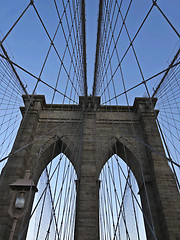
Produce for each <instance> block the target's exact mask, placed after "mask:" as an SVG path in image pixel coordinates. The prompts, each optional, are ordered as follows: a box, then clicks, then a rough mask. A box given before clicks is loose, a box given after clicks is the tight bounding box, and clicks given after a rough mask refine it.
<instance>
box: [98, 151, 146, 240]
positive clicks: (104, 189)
mask: <svg viewBox="0 0 180 240" xmlns="http://www.w3.org/2000/svg"><path fill="white" fill-rule="evenodd" d="M99 180H100V182H101V183H100V191H99V223H100V226H99V228H100V239H101V240H102V239H143V240H145V239H147V237H146V233H145V224H144V219H143V213H142V205H141V199H140V196H139V194H138V192H139V188H138V184H137V181H136V179H135V177H134V175H133V173H132V171H131V170H130V168H129V166H128V165H127V164H126V163H125V162H124V161H123V160H122V159H121V158H120V157H119V156H118V155H117V154H114V155H113V156H112V157H111V158H110V159H109V160H108V161H107V162H106V164H105V165H104V167H103V168H102V170H101V173H100V176H99Z"/></svg>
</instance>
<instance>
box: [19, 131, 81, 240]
mask: <svg viewBox="0 0 180 240" xmlns="http://www.w3.org/2000/svg"><path fill="white" fill-rule="evenodd" d="M77 129H78V128H77ZM77 129H76V131H77ZM68 147H69V146H67V147H66V150H67V149H68ZM66 150H65V151H64V153H65V152H66ZM74 150H75V148H74ZM72 154H74V153H72ZM56 170H57V167H56V168H55V170H54V171H53V174H52V176H51V177H50V180H51V179H52V177H53V175H54V173H55V171H56ZM47 188H48V184H47V185H46V187H45V190H44V191H43V193H42V195H41V197H40V199H41V198H42V196H43V195H44V193H45V191H46V189H47ZM40 199H39V200H38V203H37V205H36V206H35V208H34V210H33V212H32V214H31V216H32V215H33V214H34V212H35V209H36V208H37V206H38V204H39V202H40ZM26 227H27V225H26V226H25V227H24V230H25V229H26ZM22 234H23V231H22ZM22 234H21V236H22ZM20 239H21V238H20Z"/></svg>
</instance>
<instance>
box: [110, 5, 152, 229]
mask: <svg viewBox="0 0 180 240" xmlns="http://www.w3.org/2000/svg"><path fill="white" fill-rule="evenodd" d="M119 11H120V9H119ZM120 13H121V12H120ZM121 16H122V15H121ZM124 24H125V22H124ZM126 30H127V29H126ZM112 38H113V36H112ZM115 48H116V45H115ZM116 53H117V50H116ZM118 59H119V58H118ZM122 79H123V77H122ZM123 84H124V83H123ZM125 90H126V89H125ZM126 99H127V96H126ZM127 103H128V99H127ZM128 106H129V104H128ZM135 219H136V217H135ZM151 220H152V219H151ZM136 225H137V224H136Z"/></svg>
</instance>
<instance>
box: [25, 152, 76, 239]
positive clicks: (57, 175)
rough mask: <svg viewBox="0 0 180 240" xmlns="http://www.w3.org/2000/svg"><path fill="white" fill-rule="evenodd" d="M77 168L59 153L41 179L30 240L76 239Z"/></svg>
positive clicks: (34, 207) (34, 206)
mask: <svg viewBox="0 0 180 240" xmlns="http://www.w3.org/2000/svg"><path fill="white" fill-rule="evenodd" d="M76 179H77V174H76V171H75V169H74V167H73V165H72V163H71V162H70V160H69V159H68V158H67V156H65V154H63V153H60V154H59V155H58V156H56V157H55V158H54V159H53V160H52V161H51V162H50V163H49V164H48V165H47V167H46V168H45V169H44V171H43V173H42V174H41V177H40V179H39V181H38V186H37V187H38V189H39V191H38V193H36V196H35V199H34V203H33V207H32V212H31V215H32V217H31V220H30V223H29V228H28V234H27V238H26V239H27V240H32V239H33V240H35V239H73V238H74V227H75V209H76Z"/></svg>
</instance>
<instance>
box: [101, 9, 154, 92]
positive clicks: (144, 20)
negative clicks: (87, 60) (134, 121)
mask: <svg viewBox="0 0 180 240" xmlns="http://www.w3.org/2000/svg"><path fill="white" fill-rule="evenodd" d="M153 6H154V5H152V6H151V8H150V9H149V11H148V13H147V14H146V16H145V18H144V19H143V21H142V23H141V25H140V27H139V28H138V30H137V32H136V34H135V35H134V37H133V39H132V41H131V42H130V44H129V46H128V48H127V49H126V51H125V53H124V55H123V57H122V58H121V60H120V63H122V61H123V59H124V58H125V56H126V54H127V53H128V51H129V49H130V47H131V45H132V43H133V42H134V41H135V39H136V37H137V36H138V34H139V32H140V30H141V29H142V27H143V25H144V23H145V22H146V20H147V18H148V16H149V14H150V13H151V11H152V9H153ZM128 11H129V10H128ZM119 37H120V35H118V37H117V39H116V44H117V42H118V39H119ZM114 50H115V49H113V51H112V53H111V57H110V61H111V59H112V57H113V54H114ZM110 61H109V62H110ZM109 62H108V64H107V66H106V68H105V70H104V72H105V73H104V75H105V74H106V72H107V69H108V67H109ZM118 68H119V65H118V66H117V67H116V68H115V70H114V72H113V76H114V75H115V73H116V72H117V70H118ZM113 76H111V78H110V80H109V81H111V80H112V77H113ZM103 79H104V76H103ZM104 91H105V90H104ZM104 91H103V92H104ZM103 92H102V93H101V96H102V94H103Z"/></svg>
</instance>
